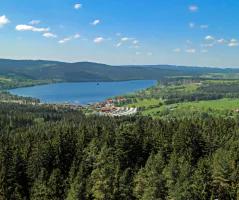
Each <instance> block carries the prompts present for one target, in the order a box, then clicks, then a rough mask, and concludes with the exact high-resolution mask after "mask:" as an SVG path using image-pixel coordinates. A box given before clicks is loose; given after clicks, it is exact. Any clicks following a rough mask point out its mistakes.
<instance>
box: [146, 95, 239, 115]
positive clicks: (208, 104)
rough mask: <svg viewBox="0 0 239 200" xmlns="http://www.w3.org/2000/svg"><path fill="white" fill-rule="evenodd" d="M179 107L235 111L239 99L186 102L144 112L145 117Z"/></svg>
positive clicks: (238, 106) (238, 105)
mask: <svg viewBox="0 0 239 200" xmlns="http://www.w3.org/2000/svg"><path fill="white" fill-rule="evenodd" d="M175 106H177V108H186V107H187V108H190V107H194V108H213V109H220V110H224V109H235V108H239V99H227V98H224V99H218V100H212V101H200V102H197V103H196V102H184V103H182V104H171V105H163V106H161V107H159V108H152V109H149V110H146V111H143V112H142V115H143V116H147V115H151V114H152V113H157V112H158V111H162V110H164V109H166V108H172V107H175ZM177 108H173V109H177Z"/></svg>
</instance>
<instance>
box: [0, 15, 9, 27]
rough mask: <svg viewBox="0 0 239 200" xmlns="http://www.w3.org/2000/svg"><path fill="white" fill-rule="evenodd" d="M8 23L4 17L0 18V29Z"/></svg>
mask: <svg viewBox="0 0 239 200" xmlns="http://www.w3.org/2000/svg"><path fill="white" fill-rule="evenodd" d="M8 23H10V21H9V20H8V18H7V17H6V15H3V16H0V28H2V27H3V26H4V25H5V24H8Z"/></svg>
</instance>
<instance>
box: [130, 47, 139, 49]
mask: <svg viewBox="0 0 239 200" xmlns="http://www.w3.org/2000/svg"><path fill="white" fill-rule="evenodd" d="M129 48H130V49H139V46H130V47H129Z"/></svg>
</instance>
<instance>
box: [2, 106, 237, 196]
mask: <svg viewBox="0 0 239 200" xmlns="http://www.w3.org/2000/svg"><path fill="white" fill-rule="evenodd" d="M0 110H1V112H0V127H1V129H0V199H7V200H8V199H9V200H12V199H17V200H18V199H19V200H20V199H24V200H28V199H29V200H38V199H39V200H40V199H47V200H48V199H49V200H53V199H55V200H58V199H59V200H61V199H66V200H77V199H89V200H91V199H92V200H93V199H97V200H110V199H122V200H123V199H124V200H125V199H130V200H131V199H143V200H154V199H175V200H185V199H195V200H197V199H198V200H201V199H205V200H206V199H238V198H239V175H238V172H239V167H238V166H239V165H238V162H239V131H238V130H239V120H238V119H237V118H228V119H223V118H206V119H200V118H198V119H196V118H195V119H192V120H180V121H179V120H160V119H152V118H150V117H121V118H112V117H98V116H89V117H86V116H84V115H83V114H81V113H80V112H79V111H74V110H58V111H56V110H54V109H51V108H47V107H43V106H42V107H40V106H39V107H38V106H31V105H17V104H10V103H1V104H0Z"/></svg>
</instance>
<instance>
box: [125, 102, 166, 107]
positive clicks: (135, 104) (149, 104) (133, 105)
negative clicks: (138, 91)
mask: <svg viewBox="0 0 239 200" xmlns="http://www.w3.org/2000/svg"><path fill="white" fill-rule="evenodd" d="M160 102H163V101H160V100H145V101H140V102H137V103H133V104H129V105H127V107H136V108H139V107H143V106H145V107H149V106H155V105H159V103H160Z"/></svg>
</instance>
